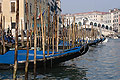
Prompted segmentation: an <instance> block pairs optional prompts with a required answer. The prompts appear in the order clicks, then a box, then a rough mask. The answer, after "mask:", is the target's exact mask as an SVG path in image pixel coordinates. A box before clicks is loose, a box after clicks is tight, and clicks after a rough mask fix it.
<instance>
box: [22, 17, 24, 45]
mask: <svg viewBox="0 0 120 80" xmlns="http://www.w3.org/2000/svg"><path fill="white" fill-rule="evenodd" d="M21 43H22V47H23V46H24V33H23V23H22V19H21Z"/></svg>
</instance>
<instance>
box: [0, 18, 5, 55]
mask: <svg viewBox="0 0 120 80" xmlns="http://www.w3.org/2000/svg"><path fill="white" fill-rule="evenodd" d="M1 22H2V19H1ZM4 28H5V16H3V23H2V45H3V47H2V55H3V54H5V39H4V36H5V32H4Z"/></svg>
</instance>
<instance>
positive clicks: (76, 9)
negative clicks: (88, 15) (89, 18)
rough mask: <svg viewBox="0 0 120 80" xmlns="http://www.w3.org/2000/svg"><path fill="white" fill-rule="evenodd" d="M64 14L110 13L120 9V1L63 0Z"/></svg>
mask: <svg viewBox="0 0 120 80" xmlns="http://www.w3.org/2000/svg"><path fill="white" fill-rule="evenodd" d="M61 8H62V14H66V13H81V12H91V11H103V12H108V11H109V9H114V8H120V0H61Z"/></svg>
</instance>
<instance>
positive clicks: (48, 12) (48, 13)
mask: <svg viewBox="0 0 120 80" xmlns="http://www.w3.org/2000/svg"><path fill="white" fill-rule="evenodd" d="M49 28H50V7H49V6H48V42H47V56H49V44H50V41H49V40H50V38H49V31H50V30H49Z"/></svg>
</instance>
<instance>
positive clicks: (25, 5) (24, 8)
mask: <svg viewBox="0 0 120 80" xmlns="http://www.w3.org/2000/svg"><path fill="white" fill-rule="evenodd" d="M24 9H25V13H26V3H25V8H24Z"/></svg>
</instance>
